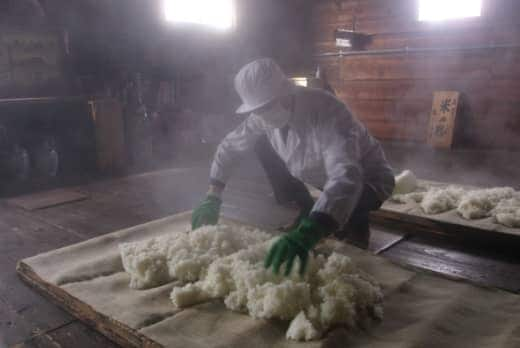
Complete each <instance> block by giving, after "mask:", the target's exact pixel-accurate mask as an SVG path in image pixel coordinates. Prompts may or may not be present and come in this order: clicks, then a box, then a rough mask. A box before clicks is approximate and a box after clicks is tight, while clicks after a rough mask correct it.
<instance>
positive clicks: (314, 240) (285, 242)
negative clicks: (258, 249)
mask: <svg viewBox="0 0 520 348" xmlns="http://www.w3.org/2000/svg"><path fill="white" fill-rule="evenodd" d="M327 234H328V231H324V230H323V228H322V226H320V225H319V224H318V222H316V221H315V220H314V219H311V218H304V219H302V221H301V222H300V224H299V225H298V227H296V228H295V229H293V230H291V231H290V232H289V233H287V234H286V235H285V236H283V237H281V238H280V239H278V240H277V241H276V242H275V243H274V244H273V246H272V247H271V249H270V250H269V253H268V254H267V257H266V258H265V262H264V266H265V268H269V267H271V266H273V271H274V273H275V274H278V273H279V272H280V267H281V265H282V264H283V263H286V267H285V273H284V274H285V276H288V275H289V274H291V270H292V267H293V265H294V260H295V259H296V257H299V258H300V270H299V272H300V275H301V276H303V274H304V273H305V269H306V267H307V261H308V258H309V251H310V250H311V249H312V248H313V247H314V246H315V245H316V244H318V242H319V241H320V240H321V239H322V238H323V237H325V236H326V235H327Z"/></svg>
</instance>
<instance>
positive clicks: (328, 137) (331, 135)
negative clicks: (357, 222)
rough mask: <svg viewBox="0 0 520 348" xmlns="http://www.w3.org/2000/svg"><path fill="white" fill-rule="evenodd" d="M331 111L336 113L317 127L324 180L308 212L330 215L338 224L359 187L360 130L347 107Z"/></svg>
mask: <svg viewBox="0 0 520 348" xmlns="http://www.w3.org/2000/svg"><path fill="white" fill-rule="evenodd" d="M335 111H336V113H338V112H339V114H336V115H335V117H333V118H332V119H331V120H330V121H329V122H327V123H328V125H326V126H324V128H323V129H322V130H321V136H320V138H321V141H322V144H323V146H322V151H323V158H324V166H325V171H326V174H327V181H326V183H325V186H324V187H323V192H322V193H321V195H320V197H319V198H318V200H317V201H316V203H315V205H314V207H313V209H312V212H320V213H325V214H328V215H330V216H331V217H332V218H334V220H335V221H336V222H337V223H338V224H339V226H340V227H341V226H343V225H344V224H345V223H347V222H348V219H349V218H350V215H351V213H352V211H353V210H354V208H355V206H356V204H357V202H358V200H359V198H360V195H361V192H362V190H363V167H362V165H361V153H362V149H361V148H360V147H361V141H360V138H361V137H362V134H360V133H361V132H362V129H360V127H358V124H357V123H356V122H355V121H354V120H353V119H352V117H351V116H350V113H349V111H348V110H346V109H343V110H337V109H336V110H335Z"/></svg>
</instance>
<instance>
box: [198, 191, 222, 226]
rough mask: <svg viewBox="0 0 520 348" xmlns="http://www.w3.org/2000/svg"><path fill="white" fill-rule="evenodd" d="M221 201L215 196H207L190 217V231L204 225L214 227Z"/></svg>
mask: <svg viewBox="0 0 520 348" xmlns="http://www.w3.org/2000/svg"><path fill="white" fill-rule="evenodd" d="M221 204H222V200H221V199H220V198H218V197H217V196H213V195H208V196H207V197H206V199H205V200H204V201H202V203H201V204H200V205H199V207H198V208H197V209H195V210H194V211H193V214H192V215H191V229H192V230H196V229H197V228H199V227H201V226H204V225H216V224H217V222H218V217H219V214H220V206H221Z"/></svg>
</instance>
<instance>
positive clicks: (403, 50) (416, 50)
mask: <svg viewBox="0 0 520 348" xmlns="http://www.w3.org/2000/svg"><path fill="white" fill-rule="evenodd" d="M496 48H520V44H503V45H487V46H467V47H424V48H413V47H412V48H411V47H408V46H406V47H404V48H389V49H382V50H369V51H342V50H339V51H338V52H326V53H319V54H315V55H314V57H349V56H375V55H388V54H402V53H405V54H409V53H426V52H449V51H474V50H491V49H496Z"/></svg>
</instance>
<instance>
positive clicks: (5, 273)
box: [0, 167, 520, 348]
mask: <svg viewBox="0 0 520 348" xmlns="http://www.w3.org/2000/svg"><path fill="white" fill-rule="evenodd" d="M251 172H252V173H261V171H257V170H252V171H251ZM207 173H208V168H207V167H192V168H184V169H183V168H179V169H170V170H163V171H159V172H153V173H147V174H141V175H135V176H132V177H127V178H120V179H113V180H107V181H102V182H94V183H90V184H86V185H82V186H80V187H75V188H74V189H77V190H80V191H82V192H84V193H87V194H88V195H89V198H88V199H85V200H82V201H77V202H71V203H67V204H64V205H58V206H53V207H49V208H45V209H40V210H33V211H27V210H24V209H22V208H18V207H14V206H12V205H11V204H9V203H8V202H7V200H5V199H4V200H1V201H0V340H1V339H2V338H3V340H5V341H6V342H5V344H7V345H8V346H16V347H54V348H55V347H71V346H74V347H76V348H81V347H115V346H116V345H115V344H114V343H112V342H110V341H109V340H108V339H106V338H105V337H103V336H101V335H100V334H99V333H97V332H95V331H93V330H92V329H90V328H88V327H87V326H85V325H84V324H82V323H81V322H79V321H78V320H77V319H75V318H73V317H72V316H70V315H69V314H67V313H66V312H64V311H62V310H61V309H59V308H58V307H56V306H55V305H54V304H52V303H51V302H49V301H47V300H46V299H45V298H43V297H41V296H40V295H39V294H38V293H37V292H35V291H34V290H32V289H30V288H29V287H28V286H27V285H25V284H24V283H22V281H21V280H19V278H18V276H17V275H16V270H15V266H16V261H18V260H20V259H22V258H25V257H28V256H32V255H35V254H38V253H41V252H44V251H49V250H53V249H56V248H59V247H62V246H65V245H69V244H73V243H77V242H80V241H83V240H87V239H90V238H92V237H95V236H99V235H103V234H106V233H109V232H112V231H115V230H118V229H122V228H125V227H129V226H133V225H137V224H141V223H144V222H147V221H150V220H154V219H157V218H160V217H164V216H167V215H171V214H174V213H178V212H181V211H186V210H189V209H192V208H193V207H194V206H195V205H196V204H197V203H198V201H199V200H200V199H201V197H202V196H203V195H204V192H205V190H206V182H207ZM224 202H225V204H224V206H223V214H224V215H226V216H229V217H239V218H241V219H242V220H245V221H251V223H253V224H259V225H263V226H265V227H271V228H274V227H276V226H279V225H281V224H282V223H284V222H286V221H287V220H288V219H290V217H291V216H292V215H294V210H293V209H291V208H287V207H285V208H280V207H278V206H277V205H276V204H274V199H273V197H272V195H271V193H270V188H269V185H268V183H267V182H266V180H265V178H263V177H261V176H259V174H253V175H241V176H240V177H237V178H235V179H233V180H232V182H231V183H230V185H229V187H228V190H227V191H226V196H225V201H224ZM370 249H371V250H372V251H373V252H375V253H378V254H380V255H384V256H386V257H388V258H390V259H393V260H395V261H398V262H402V263H407V264H411V265H414V266H418V267H422V268H426V269H429V270H432V271H435V272H440V273H443V274H446V275H450V276H456V277H463V278H467V279H470V280H472V281H475V282H478V283H480V284H485V285H489V286H496V287H500V288H503V289H507V290H510V291H516V292H518V291H520V272H518V267H519V266H518V262H519V261H520V256H517V257H516V258H515V257H514V256H504V254H502V253H501V252H500V251H497V250H484V249H482V248H477V247H468V246H467V245H465V244H461V243H460V242H455V241H450V240H448V239H446V238H444V237H436V236H428V235H424V234H421V235H417V236H416V235H414V233H413V227H411V226H408V227H406V228H400V229H399V230H393V229H389V228H387V227H382V226H379V225H377V226H373V228H372V240H371V246H370ZM2 336H3V337H2ZM1 346H2V342H1V341H0V347H1Z"/></svg>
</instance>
